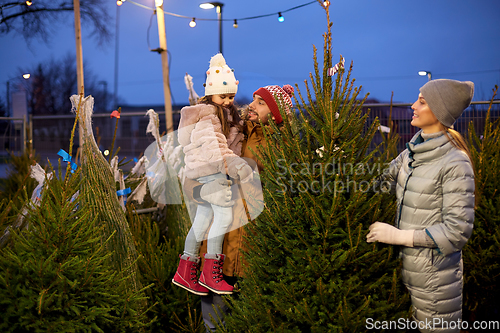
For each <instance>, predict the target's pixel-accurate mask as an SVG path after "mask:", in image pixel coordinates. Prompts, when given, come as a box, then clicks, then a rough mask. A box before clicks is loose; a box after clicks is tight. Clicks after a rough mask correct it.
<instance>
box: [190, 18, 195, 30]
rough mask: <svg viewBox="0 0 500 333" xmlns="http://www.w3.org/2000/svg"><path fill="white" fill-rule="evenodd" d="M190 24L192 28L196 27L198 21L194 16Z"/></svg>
mask: <svg viewBox="0 0 500 333" xmlns="http://www.w3.org/2000/svg"><path fill="white" fill-rule="evenodd" d="M189 26H190V27H191V28H194V27H196V21H195V19H194V17H193V19H192V20H191V22H189Z"/></svg>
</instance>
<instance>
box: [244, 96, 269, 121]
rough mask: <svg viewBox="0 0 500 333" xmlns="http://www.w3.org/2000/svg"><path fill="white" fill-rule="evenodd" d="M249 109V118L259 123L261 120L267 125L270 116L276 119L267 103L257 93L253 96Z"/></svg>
mask: <svg viewBox="0 0 500 333" xmlns="http://www.w3.org/2000/svg"><path fill="white" fill-rule="evenodd" d="M248 109H249V110H248V120H250V121H253V122H256V123H258V122H259V120H260V121H262V124H264V125H265V124H267V123H268V122H269V118H272V119H274V117H273V116H272V115H271V110H270V109H269V106H268V105H267V103H266V102H265V101H264V99H263V98H262V97H261V96H259V95H257V94H255V95H254V96H253V102H252V103H250V105H249V106H248Z"/></svg>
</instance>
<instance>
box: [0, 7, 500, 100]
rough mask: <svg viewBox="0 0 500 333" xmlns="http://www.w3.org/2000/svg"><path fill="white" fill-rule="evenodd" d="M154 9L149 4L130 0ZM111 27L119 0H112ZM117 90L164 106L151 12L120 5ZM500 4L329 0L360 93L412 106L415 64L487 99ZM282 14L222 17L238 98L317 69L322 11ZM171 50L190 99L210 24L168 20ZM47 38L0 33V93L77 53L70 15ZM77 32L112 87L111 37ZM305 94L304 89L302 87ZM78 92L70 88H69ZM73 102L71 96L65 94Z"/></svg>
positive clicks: (499, 53)
mask: <svg viewBox="0 0 500 333" xmlns="http://www.w3.org/2000/svg"><path fill="white" fill-rule="evenodd" d="M135 2H137V3H140V4H143V5H145V6H146V7H150V8H152V7H153V6H154V1H152V0H135ZM201 2H203V1H201V0H182V1H174V0H165V4H164V9H165V11H167V12H171V13H175V14H180V15H184V16H188V17H196V18H205V19H216V17H217V16H216V13H215V10H214V9H212V10H203V9H200V8H199V4H200V3H201ZM222 2H223V3H224V4H225V5H224V7H223V18H224V19H232V20H234V19H235V18H236V19H241V18H245V17H251V16H257V15H265V14H270V13H277V12H279V11H285V10H286V9H289V8H292V7H294V6H298V5H301V4H304V3H307V2H309V1H308V0H252V1H241V0H232V1H230V0H226V1H222ZM109 10H110V13H111V16H112V21H111V22H109V24H110V25H111V30H112V31H114V27H115V25H116V21H115V13H116V5H115V1H114V0H110V5H109ZM119 10H120V21H119V27H120V33H119V60H118V68H119V71H118V95H119V96H120V100H121V101H122V102H123V103H127V104H134V105H146V104H162V103H163V86H162V72H161V57H160V55H159V54H158V53H155V52H151V51H149V49H148V26H149V25H150V20H151V17H152V15H153V12H152V11H151V10H149V9H146V8H143V7H139V6H136V5H133V4H132V3H130V2H128V3H127V2H125V3H124V4H123V5H122V6H121V7H120V8H119ZM499 14H500V1H498V0H454V1H452V0H419V1H409V0H349V1H346V0H343V1H335V0H333V1H331V6H330V18H331V21H332V22H333V24H334V25H333V27H332V31H333V55H334V60H335V61H336V60H337V59H338V58H339V56H340V54H342V55H343V56H344V57H345V59H346V63H350V62H351V61H353V62H354V70H353V76H354V77H355V78H356V83H357V85H362V86H363V88H362V93H363V94H365V93H368V92H369V93H370V97H371V98H376V99H378V100H380V101H389V100H390V98H391V92H392V91H394V101H396V102H413V101H414V100H415V99H416V97H417V95H418V88H419V87H421V86H422V85H423V84H425V82H427V78H426V77H420V76H418V74H417V72H418V71H419V70H428V71H431V72H432V78H433V79H437V78H450V79H456V80H471V81H473V82H474V83H475V84H476V95H475V97H474V100H483V99H488V98H489V97H490V96H491V90H492V89H493V87H494V85H495V84H500V20H499V19H498V15H499ZM283 16H284V17H285V21H284V22H283V23H279V22H278V20H277V18H278V15H273V16H270V17H265V18H259V19H253V20H244V21H243V20H239V21H238V28H237V29H235V28H233V21H232V20H231V21H224V22H223V48H224V50H223V51H224V56H225V58H226V60H227V63H228V65H229V66H230V67H232V68H234V69H235V75H236V78H237V79H238V80H239V81H240V88H239V91H238V95H237V97H241V96H245V97H247V98H251V96H252V92H253V91H254V90H256V89H257V88H259V87H260V86H264V85H268V84H279V85H283V84H292V85H294V84H295V83H299V87H302V88H303V81H304V80H305V79H308V77H309V72H311V71H313V69H314V68H313V45H315V46H316V47H317V48H318V51H319V54H320V55H322V47H323V36H322V34H323V33H324V31H325V30H326V17H325V13H324V11H323V9H322V8H321V6H320V5H319V4H312V5H308V6H305V7H302V8H300V9H297V10H293V11H290V12H286V13H283ZM165 21H166V31H167V46H168V49H169V57H170V61H171V67H170V81H171V88H172V95H173V101H174V102H175V103H177V104H182V103H185V104H187V103H188V93H187V90H186V88H185V85H184V80H183V78H184V74H185V73H186V72H188V73H189V74H190V75H192V76H193V77H194V83H195V89H196V91H197V93H198V94H199V95H200V96H201V95H202V94H203V86H202V84H203V82H204V73H205V71H206V70H207V69H208V62H209V59H210V57H211V56H213V55H214V54H215V53H217V51H218V38H219V37H218V25H217V22H216V21H200V20H198V21H197V26H196V27H195V28H190V27H189V26H188V23H189V21H190V19H186V18H178V17H174V16H169V15H166V16H165ZM57 27H58V30H59V32H58V33H56V34H55V35H54V36H53V37H52V39H51V41H50V43H49V44H44V43H43V42H38V41H37V42H34V43H32V45H31V46H28V45H27V44H26V43H25V41H24V40H23V39H22V38H21V37H20V36H16V35H12V34H11V35H7V36H2V37H0V49H1V50H2V51H1V53H0V63H1V68H2V70H1V71H0V93H1V94H2V96H5V82H6V80H7V79H8V78H12V77H13V76H15V75H16V74H17V73H18V69H19V68H33V67H34V66H35V65H36V64H37V63H39V62H44V61H47V60H49V59H50V58H51V57H53V58H55V59H61V58H62V57H63V56H64V55H66V54H67V53H68V52H70V53H74V52H75V51H74V50H75V41H74V31H73V17H72V15H68V22H67V23H66V24H61V25H58V26H57ZM82 30H83V58H84V60H85V63H86V65H87V66H89V67H90V69H91V70H92V72H93V73H94V74H96V75H97V76H98V78H99V80H105V81H107V84H108V89H109V90H110V91H111V92H113V86H114V78H115V72H114V68H115V45H114V42H115V39H114V38H113V40H112V42H111V43H110V44H109V45H107V46H105V47H98V46H97V45H96V43H95V40H94V39H92V38H91V37H90V36H89V34H88V33H89V32H90V29H88V28H87V27H86V26H85V25H83V26H82ZM149 44H150V45H149V47H150V48H157V47H158V46H159V42H158V32H157V21H156V18H155V17H153V20H152V21H151V28H150V31H149ZM301 90H302V93H305V90H304V89H301ZM75 93H76V91H75ZM68 98H69V96H68Z"/></svg>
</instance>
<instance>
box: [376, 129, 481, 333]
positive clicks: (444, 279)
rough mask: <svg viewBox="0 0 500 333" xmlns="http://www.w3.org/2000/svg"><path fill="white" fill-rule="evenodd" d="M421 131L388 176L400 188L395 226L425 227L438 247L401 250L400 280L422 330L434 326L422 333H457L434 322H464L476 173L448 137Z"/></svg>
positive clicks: (387, 173)
mask: <svg viewBox="0 0 500 333" xmlns="http://www.w3.org/2000/svg"><path fill="white" fill-rule="evenodd" d="M420 133H421V132H418V133H417V134H416V135H415V136H414V137H413V138H412V139H411V141H410V142H409V143H407V145H406V146H407V149H406V150H405V151H403V152H402V153H401V154H400V155H399V156H398V157H397V158H396V159H394V160H393V161H392V162H391V164H390V166H389V168H388V170H387V172H386V174H385V179H386V180H388V181H390V182H391V185H392V186H395V190H396V197H397V203H398V208H397V213H396V220H395V223H396V224H395V225H396V227H398V228H399V229H401V230H408V229H415V230H422V229H425V231H426V233H427V235H429V237H431V238H432V240H433V241H434V243H435V247H434V248H425V247H412V248H411V247H404V246H403V247H401V252H400V255H401V258H402V261H403V270H402V277H403V282H404V283H405V285H406V287H407V288H408V290H409V291H410V295H411V300H412V306H413V311H414V313H413V315H414V318H415V319H416V320H418V321H423V323H422V327H424V324H425V323H426V322H428V323H429V322H430V323H431V325H426V328H424V329H421V332H459V330H458V329H455V330H452V329H446V324H445V325H444V326H443V327H442V328H438V326H439V325H432V323H436V324H438V323H442V322H443V321H454V323H451V324H455V326H456V324H457V321H458V320H459V319H461V318H462V287H463V278H462V275H463V265H462V252H461V250H462V247H463V246H464V245H465V243H466V242H467V240H468V239H469V237H470V236H471V233H472V226H473V222H474V189H475V187H474V172H473V169H472V165H471V162H470V160H469V158H468V156H467V154H465V153H464V152H463V151H461V150H460V149H457V148H455V147H454V146H453V145H452V144H451V143H450V142H449V140H448V138H447V137H446V135H441V136H439V137H437V138H433V139H429V140H427V141H424V140H423V139H422V137H421V135H420ZM450 326H452V325H450ZM455 326H452V327H455ZM429 327H431V328H434V327H435V328H436V329H435V330H433V329H429Z"/></svg>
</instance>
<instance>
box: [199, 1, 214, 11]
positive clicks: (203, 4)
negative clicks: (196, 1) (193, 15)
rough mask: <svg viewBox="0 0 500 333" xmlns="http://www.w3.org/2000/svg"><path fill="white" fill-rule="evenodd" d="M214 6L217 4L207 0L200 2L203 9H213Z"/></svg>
mask: <svg viewBox="0 0 500 333" xmlns="http://www.w3.org/2000/svg"><path fill="white" fill-rule="evenodd" d="M214 7H215V6H214V5H213V4H212V3H209V2H205V3H202V4H200V8H201V9H212V8H214Z"/></svg>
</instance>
